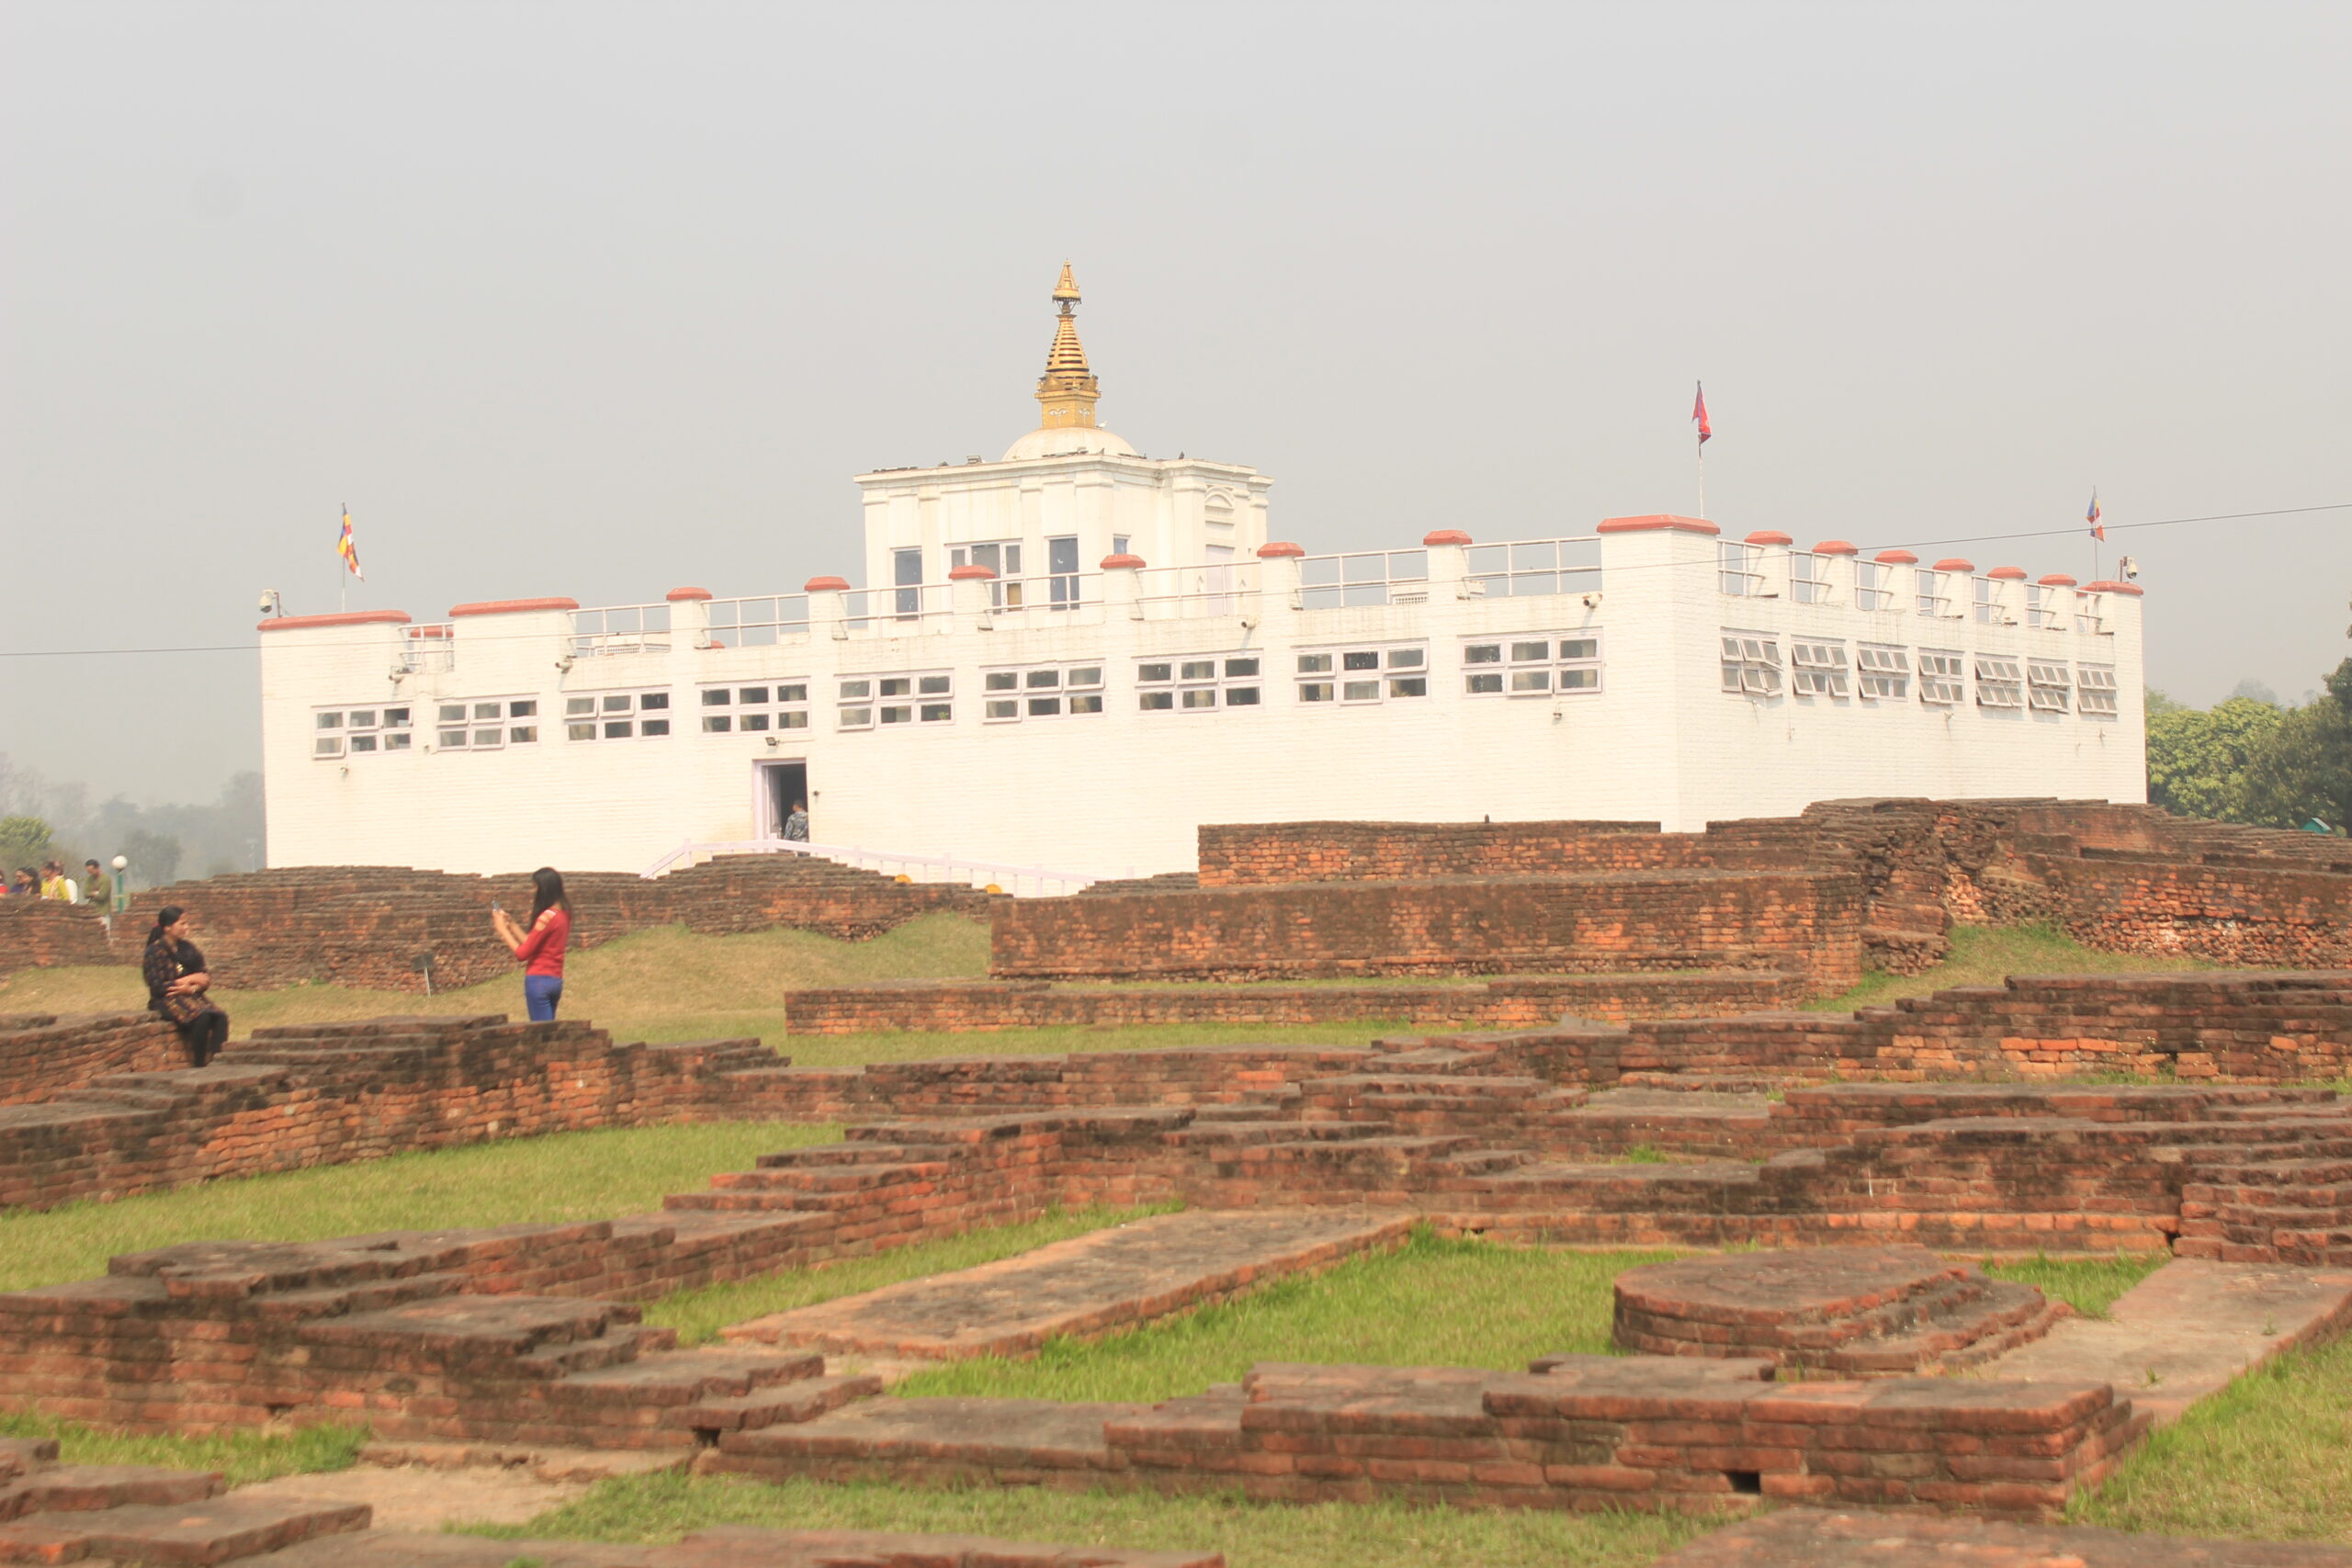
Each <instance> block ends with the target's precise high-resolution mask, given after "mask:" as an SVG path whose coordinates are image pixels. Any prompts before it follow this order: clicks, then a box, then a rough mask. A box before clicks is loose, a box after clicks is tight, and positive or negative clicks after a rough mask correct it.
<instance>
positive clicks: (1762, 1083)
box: [1617, 1066, 1838, 1096]
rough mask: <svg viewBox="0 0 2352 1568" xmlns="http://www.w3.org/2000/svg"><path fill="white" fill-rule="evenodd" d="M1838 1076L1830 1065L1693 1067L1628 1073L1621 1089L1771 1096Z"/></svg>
mask: <svg viewBox="0 0 2352 1568" xmlns="http://www.w3.org/2000/svg"><path fill="white" fill-rule="evenodd" d="M1837 1076H1838V1069H1837V1068H1835V1067H1830V1066H1821V1067H1794V1066H1792V1067H1773V1068H1770V1069H1769V1070H1766V1069H1761V1068H1756V1069H1746V1068H1732V1067H1724V1068H1715V1067H1693V1068H1689V1069H1686V1070H1684V1071H1680V1072H1671V1073H1651V1072H1639V1073H1625V1074H1623V1075H1621V1076H1620V1077H1618V1079H1617V1087H1618V1088H1620V1089H1657V1090H1660V1091H1662V1092H1664V1093H1668V1094H1745V1095H1768V1096H1769V1095H1770V1094H1771V1093H1772V1092H1773V1091H1774V1090H1776V1089H1795V1088H1799V1087H1803V1086H1805V1085H1810V1084H1817V1083H1824V1082H1826V1081H1828V1080H1830V1079H1832V1078H1835V1077H1837Z"/></svg>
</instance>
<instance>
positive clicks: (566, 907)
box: [490, 865, 571, 1023]
mask: <svg viewBox="0 0 2352 1568" xmlns="http://www.w3.org/2000/svg"><path fill="white" fill-rule="evenodd" d="M531 889H532V899H531V924H530V929H529V930H527V931H526V930H525V929H524V928H522V927H520V926H517V925H516V924H515V918H514V917H513V916H512V915H509V914H508V913H507V912H506V911H505V910H504V909H503V908H499V907H498V906H497V905H495V904H492V906H491V907H490V923H491V927H492V930H494V931H497V932H498V939H499V941H501V942H504V943H505V944H506V945H507V947H508V948H509V949H510V950H511V951H512V952H513V953H514V954H515V957H517V958H519V959H521V960H522V961H523V1002H524V1005H525V1006H526V1008H527V1009H529V1010H530V1015H531V1021H532V1022H533V1023H552V1022H554V1021H555V1007H556V1003H558V1002H560V1001H561V1000H562V999H563V950H564V949H565V948H566V947H567V946H569V945H570V944H571V900H570V899H568V898H566V897H564V896H563V874H562V873H560V872H559V871H557V870H556V869H555V867H553V866H551V865H543V866H541V867H539V869H538V870H537V871H535V872H533V873H531Z"/></svg>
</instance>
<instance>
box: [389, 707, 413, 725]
mask: <svg viewBox="0 0 2352 1568" xmlns="http://www.w3.org/2000/svg"><path fill="white" fill-rule="evenodd" d="M384 728H386V729H406V728H408V709H406V708H386V709H385V710H384Z"/></svg>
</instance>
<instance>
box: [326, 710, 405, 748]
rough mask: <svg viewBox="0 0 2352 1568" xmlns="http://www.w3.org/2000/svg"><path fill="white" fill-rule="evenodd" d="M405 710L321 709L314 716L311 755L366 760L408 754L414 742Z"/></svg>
mask: <svg viewBox="0 0 2352 1568" xmlns="http://www.w3.org/2000/svg"><path fill="white" fill-rule="evenodd" d="M412 711H413V710H411V709H410V708H408V707H406V706H398V705H396V706H393V707H366V708H322V709H320V710H319V711H317V712H316V713H313V714H312V715H311V756H313V757H316V758H318V759H320V760H321V761H325V760H326V759H329V758H334V757H365V756H368V755H370V754H381V753H383V752H386V751H405V750H409V749H410V745H411V743H412V742H413V740H414V739H415V731H414V730H413V728H411V726H410V720H409V716H410V714H411V712H412Z"/></svg>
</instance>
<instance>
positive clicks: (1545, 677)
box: [1510, 670, 1552, 692]
mask: <svg viewBox="0 0 2352 1568" xmlns="http://www.w3.org/2000/svg"><path fill="white" fill-rule="evenodd" d="M1510 689H1511V690H1512V691H1514V692H1548V691H1550V690H1551V689H1552V672H1551V671H1549V670H1514V671H1511V672H1510Z"/></svg>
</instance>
